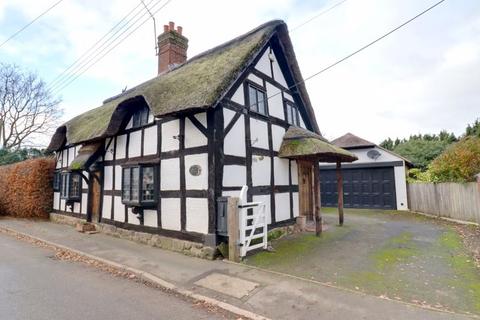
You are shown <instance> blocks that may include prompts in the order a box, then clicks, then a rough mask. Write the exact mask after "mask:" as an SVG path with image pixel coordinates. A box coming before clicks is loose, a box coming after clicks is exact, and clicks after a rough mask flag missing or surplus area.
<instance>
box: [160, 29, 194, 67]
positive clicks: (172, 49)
mask: <svg viewBox="0 0 480 320" xmlns="http://www.w3.org/2000/svg"><path fill="white" fill-rule="evenodd" d="M182 32H183V28H182V27H181V26H178V27H177V30H175V23H174V22H172V21H170V22H169V23H168V25H164V26H163V33H162V34H161V35H159V36H158V74H161V73H164V72H166V71H168V70H170V69H172V68H173V67H174V66H176V65H179V64H182V63H184V62H185V61H187V48H188V39H187V38H186V37H185V36H184V35H182Z"/></svg>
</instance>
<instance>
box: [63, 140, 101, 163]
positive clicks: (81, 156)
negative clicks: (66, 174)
mask: <svg viewBox="0 0 480 320" xmlns="http://www.w3.org/2000/svg"><path fill="white" fill-rule="evenodd" d="M102 146H103V143H101V142H96V143H90V144H84V145H83V146H82V147H81V148H80V149H79V150H78V154H77V156H76V157H75V158H74V159H73V161H72V163H71V164H70V166H69V169H70V170H86V169H88V167H90V165H91V164H92V163H93V162H94V161H95V160H96V158H97V157H98V156H100V153H101V151H102Z"/></svg>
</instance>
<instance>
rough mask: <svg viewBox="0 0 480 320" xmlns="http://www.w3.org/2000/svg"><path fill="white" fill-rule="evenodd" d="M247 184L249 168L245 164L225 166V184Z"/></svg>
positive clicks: (237, 185)
mask: <svg viewBox="0 0 480 320" xmlns="http://www.w3.org/2000/svg"><path fill="white" fill-rule="evenodd" d="M246 184H247V168H246V167H245V166H237V165H229V166H223V186H224V187H241V186H244V185H246Z"/></svg>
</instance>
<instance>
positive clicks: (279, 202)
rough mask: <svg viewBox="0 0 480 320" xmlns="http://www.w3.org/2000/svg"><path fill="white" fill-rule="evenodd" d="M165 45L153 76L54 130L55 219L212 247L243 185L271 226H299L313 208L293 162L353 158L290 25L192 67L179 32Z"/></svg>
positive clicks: (166, 37) (266, 29)
mask: <svg viewBox="0 0 480 320" xmlns="http://www.w3.org/2000/svg"><path fill="white" fill-rule="evenodd" d="M158 42H159V57H158V59H159V63H158V66H159V70H158V72H159V74H158V76H157V77H155V78H153V79H151V80H148V81H146V82H144V83H142V84H140V85H138V86H136V87H134V88H132V89H130V90H128V91H126V92H124V93H122V94H120V95H117V96H114V97H112V98H109V99H107V100H105V101H104V103H103V105H102V106H100V107H98V108H95V109H92V110H90V111H88V112H86V113H84V114H81V115H79V116H77V117H75V118H73V119H72V120H70V121H68V122H66V123H65V124H63V125H62V126H60V127H59V128H58V129H57V130H56V133H55V134H54V136H53V137H52V140H51V143H50V145H49V149H50V150H53V151H55V153H56V157H57V173H56V175H55V181H54V187H55V188H54V189H55V193H54V204H53V208H54V210H55V212H56V213H57V214H62V215H69V216H75V217H77V218H81V219H85V220H87V221H95V222H100V223H104V224H110V225H115V226H117V227H119V228H124V229H133V230H137V231H144V232H148V233H155V234H160V235H165V236H168V237H174V238H180V239H183V240H189V241H192V242H197V243H202V244H206V245H208V246H214V245H215V244H216V243H217V239H218V235H219V232H218V228H219V225H218V221H217V209H218V206H219V205H218V204H219V200H220V199H221V198H222V197H225V196H233V195H235V196H238V193H239V191H240V189H241V188H242V186H244V185H247V186H248V187H249V194H248V197H249V200H254V201H262V202H264V203H265V204H266V207H267V212H268V224H269V226H270V227H275V226H279V225H284V224H288V223H292V222H293V221H294V220H295V217H297V216H298V215H299V214H303V213H302V211H308V210H310V209H309V208H312V206H311V201H312V197H311V194H312V192H311V190H312V188H311V179H310V181H308V179H306V181H304V182H302V181H300V183H299V167H300V166H301V165H300V164H299V163H297V161H296V159H300V158H301V157H302V156H305V157H309V156H311V155H313V154H318V153H324V154H325V155H332V156H338V157H343V158H345V159H344V160H347V161H352V160H353V159H354V156H352V155H351V154H350V153H349V152H347V151H345V150H342V149H340V148H338V147H335V146H333V145H330V144H329V143H328V142H327V141H325V140H324V139H323V138H322V136H321V135H320V131H319V128H318V125H317V122H316V120H315V114H314V111H313V109H312V105H311V103H310V99H309V97H308V93H307V90H306V88H305V85H304V83H303V79H302V75H301V73H300V69H299V66H298V63H297V61H296V58H295V54H294V50H293V47H292V43H291V41H290V38H289V35H288V30H287V26H286V24H285V23H284V22H282V21H271V22H268V23H266V24H263V25H261V26H259V27H257V28H255V29H254V30H252V31H250V32H248V33H246V34H244V35H242V36H240V37H238V38H235V39H233V40H231V41H229V42H227V43H224V44H222V45H220V46H218V47H215V48H213V49H210V50H208V51H206V52H204V53H201V54H199V55H197V56H195V57H193V58H191V59H189V60H186V51H187V46H188V40H187V38H186V37H185V36H184V35H183V34H182V29H181V28H180V27H178V28H176V29H175V26H174V24H173V23H170V25H168V26H165V28H164V33H163V34H161V35H160V36H159V38H158ZM305 163H307V162H304V163H303V165H302V166H303V167H304V169H303V171H304V172H305V171H309V172H311V171H312V168H313V167H312V162H310V163H307V164H305ZM310 177H311V175H310ZM304 180H305V179H304ZM299 184H300V186H299ZM299 188H300V189H302V188H304V189H305V190H306V192H305V194H310V195H309V196H308V197H309V198H308V197H307V198H305V199H302V196H299ZM299 198H300V199H299ZM302 203H303V204H302ZM306 214H308V212H306Z"/></svg>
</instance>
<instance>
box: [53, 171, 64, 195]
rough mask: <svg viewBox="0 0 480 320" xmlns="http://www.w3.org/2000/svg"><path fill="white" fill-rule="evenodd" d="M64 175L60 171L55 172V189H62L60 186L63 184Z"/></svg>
mask: <svg viewBox="0 0 480 320" xmlns="http://www.w3.org/2000/svg"><path fill="white" fill-rule="evenodd" d="M61 179H62V176H61V174H60V171H55V173H54V174H53V191H60V186H61V185H62V183H61V182H62V181H61Z"/></svg>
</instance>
